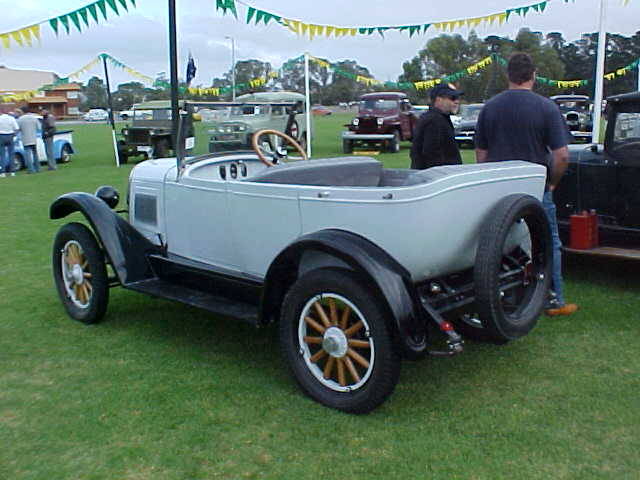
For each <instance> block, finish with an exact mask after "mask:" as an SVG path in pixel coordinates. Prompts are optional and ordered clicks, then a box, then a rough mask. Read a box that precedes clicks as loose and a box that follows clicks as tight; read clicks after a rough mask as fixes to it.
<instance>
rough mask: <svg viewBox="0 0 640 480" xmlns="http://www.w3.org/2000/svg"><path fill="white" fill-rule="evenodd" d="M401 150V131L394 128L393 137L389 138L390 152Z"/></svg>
mask: <svg viewBox="0 0 640 480" xmlns="http://www.w3.org/2000/svg"><path fill="white" fill-rule="evenodd" d="M399 151H400V132H398V130H394V132H393V138H392V139H391V140H389V153H398V152H399Z"/></svg>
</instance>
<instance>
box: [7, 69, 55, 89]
mask: <svg viewBox="0 0 640 480" xmlns="http://www.w3.org/2000/svg"><path fill="white" fill-rule="evenodd" d="M57 78H58V76H57V75H56V74H55V73H53V72H42V71H40V70H14V69H12V68H7V67H4V66H1V65H0V92H26V91H30V90H36V89H38V88H40V87H42V86H43V85H47V84H49V83H53V82H54V81H55V80H56V79H57Z"/></svg>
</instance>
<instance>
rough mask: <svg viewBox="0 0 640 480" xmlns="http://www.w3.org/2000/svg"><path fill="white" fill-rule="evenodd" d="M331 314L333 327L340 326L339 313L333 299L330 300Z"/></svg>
mask: <svg viewBox="0 0 640 480" xmlns="http://www.w3.org/2000/svg"><path fill="white" fill-rule="evenodd" d="M329 314H330V317H331V325H338V311H337V309H336V301H335V300H334V299H333V298H330V299H329Z"/></svg>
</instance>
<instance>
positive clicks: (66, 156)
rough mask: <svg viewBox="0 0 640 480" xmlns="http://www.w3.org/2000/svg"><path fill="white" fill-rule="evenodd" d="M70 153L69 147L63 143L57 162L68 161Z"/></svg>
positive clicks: (71, 153)
mask: <svg viewBox="0 0 640 480" xmlns="http://www.w3.org/2000/svg"><path fill="white" fill-rule="evenodd" d="M71 155H73V151H72V150H71V147H70V146H69V145H67V144H65V145H64V146H63V147H62V151H61V152H60V160H58V163H69V162H70V161H71Z"/></svg>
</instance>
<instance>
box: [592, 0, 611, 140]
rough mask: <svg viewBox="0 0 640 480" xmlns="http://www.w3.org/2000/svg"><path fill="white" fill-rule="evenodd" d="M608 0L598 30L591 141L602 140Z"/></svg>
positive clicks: (601, 4)
mask: <svg viewBox="0 0 640 480" xmlns="http://www.w3.org/2000/svg"><path fill="white" fill-rule="evenodd" d="M605 2H606V0H600V28H599V31H598V55H597V57H596V90H595V94H594V98H593V127H592V130H591V141H592V142H593V143H599V142H600V118H601V116H602V94H603V86H604V85H603V84H604V60H605V54H606V46H607V32H606V30H605V23H606V22H605V14H606V3H605Z"/></svg>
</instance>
